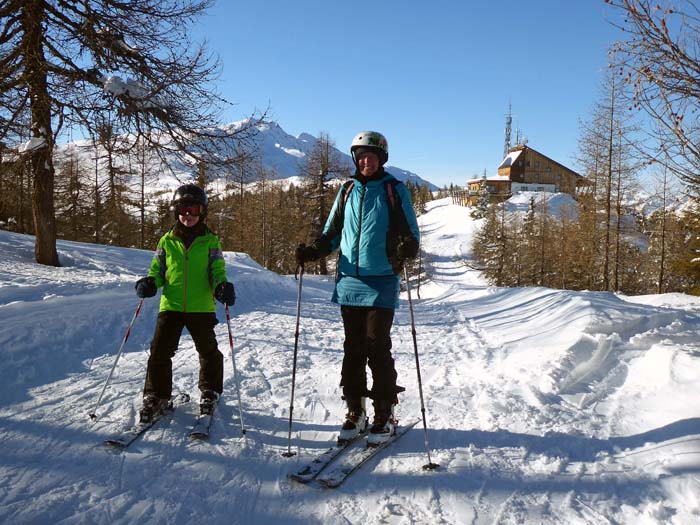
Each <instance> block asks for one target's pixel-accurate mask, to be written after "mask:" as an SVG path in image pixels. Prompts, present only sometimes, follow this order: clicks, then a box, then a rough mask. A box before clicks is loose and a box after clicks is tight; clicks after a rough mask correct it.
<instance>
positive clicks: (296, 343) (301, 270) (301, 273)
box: [282, 264, 304, 458]
mask: <svg viewBox="0 0 700 525" xmlns="http://www.w3.org/2000/svg"><path fill="white" fill-rule="evenodd" d="M297 274H298V276H299V277H298V280H299V291H298V292H297V324H296V329H295V330H294V357H293V358H292V398H291V401H290V402H289V437H288V439H287V452H285V453H283V454H282V455H283V456H284V457H285V458H291V457H292V456H294V455H295V454H296V452H292V414H293V412H294V383H295V382H296V376H297V351H298V349H299V317H300V316H301V281H302V279H303V277H304V265H303V264H300V265H299V267H298V268H297V271H296V273H295V275H294V277H297Z"/></svg>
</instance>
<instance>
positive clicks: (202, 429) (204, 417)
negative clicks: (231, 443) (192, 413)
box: [190, 399, 219, 440]
mask: <svg viewBox="0 0 700 525" xmlns="http://www.w3.org/2000/svg"><path fill="white" fill-rule="evenodd" d="M218 404H219V401H218V399H217V400H216V402H215V403H214V404H213V406H212V408H211V413H210V414H200V415H198V416H197V421H195V422H194V425H193V426H192V428H191V429H190V439H199V440H206V439H209V430H210V429H211V422H212V420H213V419H214V414H215V413H216V408H217V405H218Z"/></svg>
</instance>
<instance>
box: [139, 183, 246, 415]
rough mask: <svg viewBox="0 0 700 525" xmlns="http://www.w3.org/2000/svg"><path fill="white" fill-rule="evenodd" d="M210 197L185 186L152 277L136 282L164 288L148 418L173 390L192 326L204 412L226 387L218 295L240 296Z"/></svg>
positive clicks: (147, 291) (228, 299) (144, 290)
mask: <svg viewBox="0 0 700 525" xmlns="http://www.w3.org/2000/svg"><path fill="white" fill-rule="evenodd" d="M208 204H209V201H208V198H207V195H206V193H205V192H204V190H202V189H201V188H199V187H198V186H195V185H194V184H185V185H184V186H180V187H179V188H178V189H177V190H175V193H174V195H173V198H172V201H171V205H170V210H171V211H172V212H173V214H174V216H175V220H176V223H175V226H174V227H173V228H172V230H170V231H169V232H167V233H166V234H165V235H163V236H162V237H161V238H160V240H159V241H158V247H157V249H156V253H155V256H154V257H153V261H152V262H151V267H150V269H149V271H148V276H147V277H143V278H142V279H139V280H138V281H137V282H136V295H138V296H139V297H140V298H145V297H153V296H154V295H155V294H156V292H157V290H158V288H160V287H162V288H163V293H162V295H161V298H160V312H159V313H158V320H157V322H156V328H155V333H154V334H153V341H152V342H151V353H150V357H149V359H148V368H147V371H146V382H145V385H144V388H143V405H142V407H141V410H140V411H139V414H140V419H141V421H143V422H147V421H150V420H151V419H152V418H153V416H154V415H156V414H158V413H161V412H162V411H163V410H164V409H165V408H166V407H167V406H168V403H169V401H170V397H171V394H172V357H173V356H174V355H175V351H176V350H177V346H178V343H179V341H180V335H181V334H182V329H183V328H187V330H188V331H189V333H190V335H191V336H192V339H193V340H194V344H195V348H196V349H197V352H198V353H199V366H200V371H199V389H200V392H201V394H200V411H201V413H202V414H211V413H212V412H213V410H214V407H215V406H216V403H217V401H218V399H219V396H220V395H221V392H222V390H223V377H224V358H223V355H222V354H221V352H220V351H219V349H218V346H217V343H216V336H215V335H214V327H215V326H216V324H217V322H218V321H217V319H216V313H215V312H216V306H215V304H214V297H215V298H216V299H217V300H218V301H219V302H221V303H224V304H226V305H228V306H233V304H234V303H235V301H236V294H235V291H234V288H233V284H232V283H230V282H228V281H227V279H226V268H225V265H224V257H223V254H222V252H221V244H220V242H219V239H218V237H217V236H216V235H215V234H214V233H212V232H211V231H210V230H209V228H207V226H206V224H205V222H204V221H205V219H206V216H207V208H208Z"/></svg>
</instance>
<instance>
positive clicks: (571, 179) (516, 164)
mask: <svg viewBox="0 0 700 525" xmlns="http://www.w3.org/2000/svg"><path fill="white" fill-rule="evenodd" d="M587 185H588V180H587V179H586V178H585V177H582V176H581V175H579V174H578V173H576V172H575V171H573V170H571V169H569V168H567V167H566V166H564V165H563V164H560V163H558V162H557V161H555V160H552V159H550V158H549V157H547V156H546V155H543V154H542V153H540V152H539V151H537V150H534V149H532V148H530V147H528V146H516V147H515V148H512V149H511V150H510V151H509V152H508V155H506V157H505V158H504V159H503V161H502V162H501V164H500V166H498V176H497V177H491V178H481V179H472V180H469V181H467V186H468V192H469V199H468V202H469V205H470V206H473V205H474V204H476V203H477V202H478V200H479V197H480V195H482V194H483V192H484V191H488V193H489V197H490V201H493V202H500V201H503V200H506V199H508V198H509V197H510V196H511V195H512V194H513V193H515V192H518V191H543V192H549V193H556V192H562V193H570V194H572V195H575V194H576V192H577V190H578V189H579V188H581V187H584V186H587Z"/></svg>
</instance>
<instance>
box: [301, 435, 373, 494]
mask: <svg viewBox="0 0 700 525" xmlns="http://www.w3.org/2000/svg"><path fill="white" fill-rule="evenodd" d="M366 435H367V433H366V432H362V433H360V434H358V435H357V436H355V437H354V438H352V439H350V440H347V441H344V442H342V443H338V444H337V445H335V446H333V447H330V448H329V449H328V450H326V451H325V452H323V453H322V454H319V455H318V456H316V457H315V458H314V459H312V460H311V461H310V462H309V463H307V464H306V466H304V467H302V468H301V469H300V470H298V471H296V472H294V473H292V474H289V479H293V480H294V481H298V482H299V483H309V482H311V481H313V480H314V479H315V478H316V476H318V475H319V474H320V473H321V472H322V471H323V470H324V469H325V468H326V467H327V466H328V465H330V464H331V463H332V462H333V460H335V458H337V457H338V456H340V454H342V453H343V452H344V451H345V450H347V449H348V448H350V447H351V446H352V445H353V444H354V443H357V442H358V441H359V440H360V439H362V438H363V437H364V436H366Z"/></svg>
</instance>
